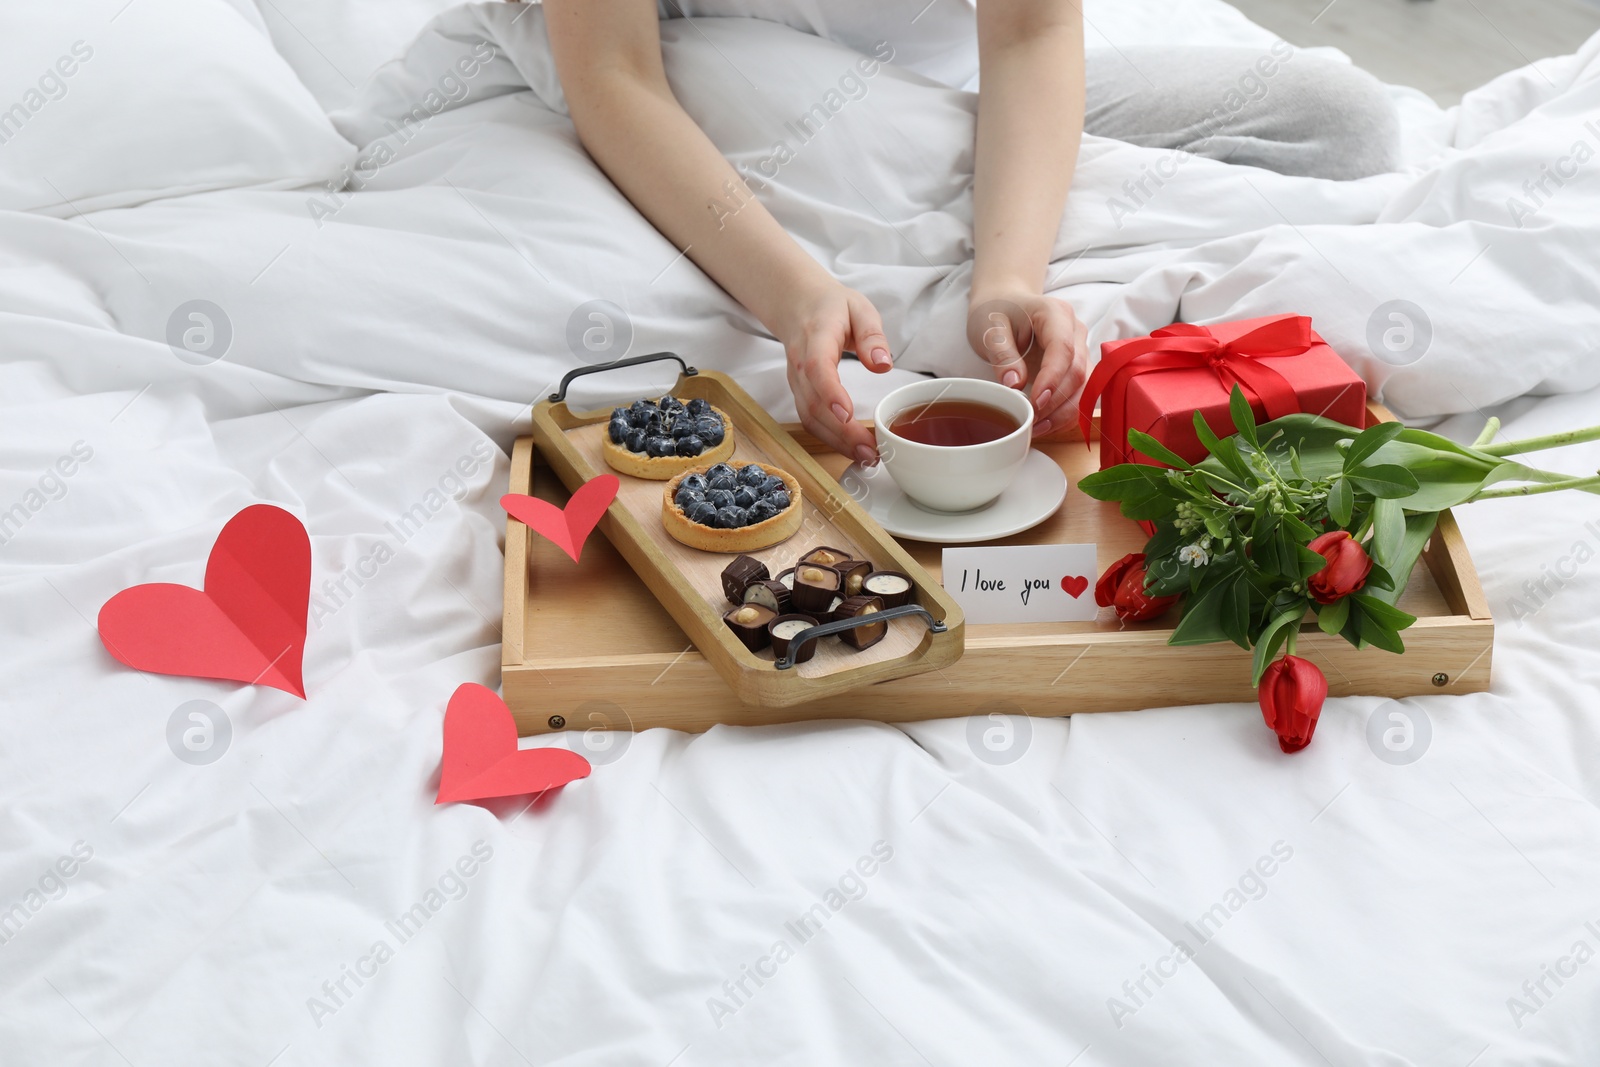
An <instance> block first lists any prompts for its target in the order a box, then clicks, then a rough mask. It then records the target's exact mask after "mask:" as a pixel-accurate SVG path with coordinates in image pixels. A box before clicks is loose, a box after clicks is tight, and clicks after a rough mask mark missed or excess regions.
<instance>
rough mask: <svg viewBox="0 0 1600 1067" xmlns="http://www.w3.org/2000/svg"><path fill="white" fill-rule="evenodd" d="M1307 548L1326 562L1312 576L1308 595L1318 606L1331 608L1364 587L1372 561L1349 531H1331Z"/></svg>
mask: <svg viewBox="0 0 1600 1067" xmlns="http://www.w3.org/2000/svg"><path fill="white" fill-rule="evenodd" d="M1306 547H1307V548H1309V549H1311V551H1313V552H1315V553H1316V554H1317V555H1319V556H1321V557H1322V558H1323V559H1325V560H1327V561H1328V562H1327V564H1326V565H1325V566H1324V567H1323V568H1322V569H1321V570H1320V571H1318V572H1317V573H1315V574H1313V575H1312V576H1311V581H1310V585H1311V595H1312V596H1313V597H1315V598H1316V601H1317V603H1318V604H1332V603H1333V602H1334V601H1335V600H1338V599H1339V598H1340V597H1345V596H1349V595H1350V594H1351V593H1354V592H1356V591H1357V590H1359V589H1360V588H1361V587H1362V586H1364V585H1366V584H1367V575H1368V574H1370V573H1372V557H1371V556H1369V555H1367V550H1366V549H1364V548H1362V547H1361V542H1360V541H1357V540H1356V539H1355V538H1353V537H1351V536H1350V532H1349V531H1348V530H1330V531H1329V532H1327V533H1325V534H1323V535H1322V536H1320V537H1318V538H1316V539H1315V540H1313V541H1312V542H1311V544H1309V545H1307V546H1306Z"/></svg>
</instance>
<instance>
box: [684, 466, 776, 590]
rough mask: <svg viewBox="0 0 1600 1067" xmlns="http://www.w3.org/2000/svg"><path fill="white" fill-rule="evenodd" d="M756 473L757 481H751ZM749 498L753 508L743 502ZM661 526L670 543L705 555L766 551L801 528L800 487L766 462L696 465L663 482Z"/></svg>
mask: <svg viewBox="0 0 1600 1067" xmlns="http://www.w3.org/2000/svg"><path fill="white" fill-rule="evenodd" d="M746 472H750V473H746ZM757 473H759V474H760V475H761V479H762V480H761V481H760V482H757V481H755V476H756V474H757ZM741 475H742V478H743V480H741ZM774 483H775V484H774ZM769 484H770V485H771V488H768V486H769ZM741 490H749V493H742V492H741ZM751 496H753V498H754V499H753V500H752V502H751V503H749V504H743V503H741V501H743V500H746V499H748V498H749V497H751ZM661 523H662V525H663V526H665V527H666V529H667V533H669V534H671V535H672V537H673V538H674V539H676V540H678V541H681V542H682V543H683V544H686V545H688V546H689V547H690V548H698V549H700V550H701V551H704V552H752V551H755V550H757V549H761V548H766V547H768V546H769V545H775V544H777V543H778V542H779V541H783V540H785V539H787V538H789V537H792V536H793V535H794V533H795V531H796V530H798V529H800V483H799V482H797V481H795V478H794V475H792V474H790V473H789V472H788V471H784V470H779V469H778V468H777V467H771V466H768V465H767V464H764V463H749V464H745V465H744V466H743V467H733V466H730V465H728V464H727V463H714V464H712V465H711V466H709V467H706V466H700V467H697V468H696V469H694V470H689V471H684V472H682V473H679V474H676V475H674V476H673V477H672V478H671V479H670V480H669V481H668V482H667V486H666V491H665V492H664V494H663V495H662V499H661ZM762 577H765V573H763V575H762Z"/></svg>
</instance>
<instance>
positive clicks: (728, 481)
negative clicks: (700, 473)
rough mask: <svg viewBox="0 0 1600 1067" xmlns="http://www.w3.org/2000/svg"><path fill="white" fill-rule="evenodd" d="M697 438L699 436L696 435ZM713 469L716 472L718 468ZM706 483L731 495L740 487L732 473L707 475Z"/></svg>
mask: <svg viewBox="0 0 1600 1067" xmlns="http://www.w3.org/2000/svg"><path fill="white" fill-rule="evenodd" d="M696 436H699V435H698V434H696ZM712 469H713V470H715V469H716V468H715V467H713V468H712ZM706 482H707V483H708V484H709V485H710V486H711V488H713V489H726V490H727V491H728V492H730V493H731V492H733V491H734V490H735V489H737V488H738V487H739V483H738V481H736V480H735V479H734V476H733V475H732V474H731V473H727V474H710V475H707V476H706Z"/></svg>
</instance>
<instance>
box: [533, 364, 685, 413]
mask: <svg viewBox="0 0 1600 1067" xmlns="http://www.w3.org/2000/svg"><path fill="white" fill-rule="evenodd" d="M663 359H670V360H673V361H674V362H676V363H677V364H678V366H680V367H682V368H683V378H692V377H694V376H695V375H696V374H699V373H700V372H699V371H697V370H695V369H694V368H693V367H691V366H689V364H688V363H686V362H685V361H684V358H683V357H682V356H680V355H678V353H676V352H651V353H650V354H649V355H645V356H629V357H628V358H627V359H614V360H612V361H611V362H610V363H599V364H596V365H595V366H593V367H579V368H578V369H577V370H569V371H567V373H566V374H563V375H562V376H561V384H560V385H559V386H557V387H556V391H555V392H553V393H551V394H550V403H552V404H559V403H561V402H562V401H563V400H565V399H566V398H567V387H568V386H570V385H571V384H572V382H573V379H575V378H581V377H583V376H584V375H585V374H599V373H600V372H601V371H608V370H618V369H620V368H622V367H637V366H638V365H639V364H641V363H656V362H658V361H660V360H663ZM679 380H680V381H682V378H680V379H679Z"/></svg>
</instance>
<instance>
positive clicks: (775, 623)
mask: <svg viewBox="0 0 1600 1067" xmlns="http://www.w3.org/2000/svg"><path fill="white" fill-rule="evenodd" d="M816 624H817V620H816V619H813V618H812V617H811V616H809V615H779V616H778V617H777V618H775V619H773V620H772V621H771V622H769V623H767V634H768V636H769V637H770V638H771V640H772V654H773V655H774V656H775V657H777V658H779V659H782V658H783V657H784V656H786V655H787V654H788V652H789V642H790V641H791V640H792V639H793V638H794V637H795V636H796V635H797V634H799V633H800V632H801V631H802V630H809V629H811V627H813V626H815V625H816ZM816 653H817V639H816V638H815V637H813V638H812V639H811V640H809V641H807V642H806V643H805V644H803V645H801V646H800V647H799V648H798V649H796V650H795V654H794V661H795V662H796V663H804V662H805V661H806V660H808V659H810V658H811V657H812V656H814V655H816Z"/></svg>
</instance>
